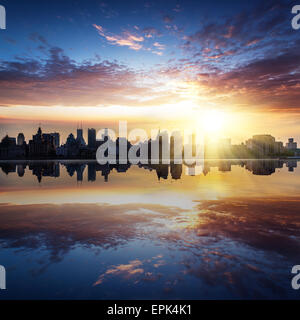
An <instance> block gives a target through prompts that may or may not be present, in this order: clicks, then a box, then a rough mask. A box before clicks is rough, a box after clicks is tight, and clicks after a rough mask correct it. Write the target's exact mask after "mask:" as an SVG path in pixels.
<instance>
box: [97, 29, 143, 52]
mask: <svg viewBox="0 0 300 320" xmlns="http://www.w3.org/2000/svg"><path fill="white" fill-rule="evenodd" d="M93 26H94V27H95V28H96V29H97V31H98V33H99V35H100V36H102V37H104V38H105V39H106V40H107V41H108V42H109V43H110V44H113V45H118V46H121V47H123V46H127V47H129V48H130V49H132V50H140V49H142V48H143V46H142V44H141V42H143V41H144V37H143V36H138V35H135V34H132V33H130V32H129V31H125V32H124V33H123V34H122V35H114V34H107V33H105V32H104V29H103V28H102V27H101V26H99V25H96V24H93Z"/></svg>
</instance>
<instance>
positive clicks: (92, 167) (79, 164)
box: [0, 159, 297, 182]
mask: <svg viewBox="0 0 300 320" xmlns="http://www.w3.org/2000/svg"><path fill="white" fill-rule="evenodd" d="M284 165H285V166H286V167H287V168H288V171H289V172H293V171H294V169H295V168H297V160H294V159H289V160H215V161H205V162H204V166H203V168H202V167H200V166H198V167H197V166H183V165H181V164H174V163H171V164H170V165H166V164H158V165H139V167H140V168H144V169H146V170H149V171H153V170H154V171H155V172H156V175H157V178H158V180H161V179H162V180H164V179H165V180H166V179H168V177H169V176H170V177H171V179H174V180H178V179H181V177H182V174H183V173H184V174H185V175H190V176H194V175H199V174H203V175H205V176H206V175H208V174H209V173H210V171H211V168H216V167H217V168H218V170H219V171H220V172H230V171H231V169H232V166H240V167H242V168H245V169H246V170H248V171H250V172H252V173H253V174H254V175H272V174H274V173H275V172H276V169H282V168H283V167H284ZM61 166H63V167H65V168H66V170H67V172H68V175H69V176H70V177H73V176H74V174H76V179H77V181H83V174H84V172H85V170H87V172H88V175H87V180H88V181H90V182H93V181H96V173H97V172H100V173H101V176H102V177H103V179H104V181H105V182H108V179H109V175H110V173H111V172H112V171H113V170H114V171H116V172H118V173H125V172H127V171H128V170H129V169H130V167H131V165H130V164H116V165H108V164H107V165H100V164H98V163H97V162H94V161H74V162H72V161H40V162H39V161H35V162H33V161H28V162H0V168H1V170H2V171H3V172H4V173H5V174H7V175H8V174H9V173H15V172H16V173H17V174H18V176H19V177H23V176H24V174H25V171H26V170H29V171H31V172H32V175H34V176H36V177H37V179H38V181H39V182H41V181H42V177H54V178H58V177H60V168H61ZM183 167H185V171H184V172H183Z"/></svg>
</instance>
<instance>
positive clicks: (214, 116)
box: [201, 110, 226, 133]
mask: <svg viewBox="0 0 300 320" xmlns="http://www.w3.org/2000/svg"><path fill="white" fill-rule="evenodd" d="M225 122H226V114H225V113H224V112H222V111H219V110H207V111H205V112H204V113H203V114H201V124H202V129H203V130H204V131H205V132H206V133H219V132H220V131H221V130H222V129H223V128H224V125H225Z"/></svg>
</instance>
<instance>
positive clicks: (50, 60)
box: [0, 29, 170, 106]
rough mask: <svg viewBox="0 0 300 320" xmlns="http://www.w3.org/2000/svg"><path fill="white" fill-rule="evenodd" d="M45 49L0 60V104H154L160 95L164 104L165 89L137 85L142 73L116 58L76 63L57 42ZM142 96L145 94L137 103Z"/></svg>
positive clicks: (140, 83) (143, 78) (167, 94)
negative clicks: (42, 52) (38, 54)
mask: <svg viewBox="0 0 300 320" xmlns="http://www.w3.org/2000/svg"><path fill="white" fill-rule="evenodd" d="M100 30H101V29H100ZM132 39H133V40H137V39H138V38H132ZM133 40H132V41H133ZM45 54H46V58H44V57H43V58H16V60H15V61H3V60H2V61H0V96H1V99H0V104H1V105H7V106H13V105H23V106H26V105H29V106H35V105H38V106H53V105H63V106H97V105H126V106H133V105H134V106H138V105H141V104H143V105H145V104H148V105H151V104H152V102H151V101H153V105H155V104H156V103H159V101H160V99H161V102H163V101H165V103H167V101H166V99H167V98H166V97H169V98H170V93H168V92H167V91H162V90H161V91H160V92H156V93H155V89H156V85H157V83H154V84H153V85H152V86H149V85H146V84H145V85H144V86H143V82H145V81H146V80H147V78H148V76H147V75H146V74H144V73H139V72H138V71H134V70H132V69H129V68H128V67H126V66H124V65H122V64H119V63H117V62H116V61H113V62H111V61H107V60H101V59H100V58H99V57H97V56H95V57H94V58H93V59H91V60H88V61H83V62H82V63H78V62H75V61H74V60H72V59H71V58H70V57H68V56H67V55H66V54H65V53H64V51H63V50H62V49H61V48H58V47H49V48H47V49H46V50H45ZM133 97H134V98H133ZM145 97H150V99H148V100H147V102H143V103H142V101H144V98H145Z"/></svg>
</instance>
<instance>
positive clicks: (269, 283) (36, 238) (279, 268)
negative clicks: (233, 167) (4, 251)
mask: <svg viewBox="0 0 300 320" xmlns="http://www.w3.org/2000/svg"><path fill="white" fill-rule="evenodd" d="M299 207H300V199H298V198H284V199H278V198H276V199H253V198H252V199H246V198H245V199H244V198H236V199H224V200H214V201H211V200H209V201H207V200H206V201H200V202H199V203H198V204H196V206H195V208H194V211H193V212H186V211H184V210H182V209H179V208H176V207H167V206H162V205H155V204H128V205H107V204H103V205H95V204H66V205H52V204H46V205H22V206H18V205H10V204H2V205H0V241H1V246H2V247H5V248H21V249H44V248H45V249H46V250H45V252H47V253H49V264H51V263H54V262H57V261H61V260H62V259H63V257H64V255H65V254H66V253H67V252H68V251H69V250H71V249H73V248H75V246H78V245H79V246H81V247H83V248H84V247H89V248H92V250H96V249H99V248H101V249H103V250H106V249H109V248H119V247H120V246H121V245H123V244H128V243H130V242H131V241H134V240H136V239H138V240H143V241H146V242H147V241H148V243H147V245H148V244H149V246H152V245H155V244H159V245H160V246H161V247H162V246H163V248H164V249H163V250H164V251H165V253H164V257H162V255H161V254H160V255H157V256H156V257H153V258H149V259H144V260H143V259H136V258H134V257H133V258H132V259H131V260H130V261H129V262H127V261H126V262H125V263H122V262H121V263H120V261H118V263H116V264H114V265H111V266H108V267H107V269H106V270H104V271H103V273H101V274H100V276H99V277H98V279H97V280H96V281H95V283H94V285H100V284H102V283H103V282H104V281H106V280H107V281H108V280H113V279H116V278H117V279H118V278H121V279H123V280H124V281H130V282H131V283H134V284H136V283H146V282H154V281H158V280H159V279H160V281H159V283H160V284H161V286H162V287H161V289H163V291H164V292H165V293H168V294H172V295H173V294H175V293H176V292H178V291H179V292H180V289H179V288H181V287H180V286H181V285H182V283H184V282H185V281H191V279H197V280H195V281H194V280H192V284H194V283H195V285H196V284H197V285H198V286H201V288H202V289H201V290H202V291H201V294H202V296H203V297H205V294H206V296H207V297H209V296H214V295H216V292H218V290H220V292H221V293H220V297H224V288H225V289H226V291H227V292H228V293H232V296H240V297H250V298H251V297H257V298H259V297H266V296H268V295H266V294H265V292H266V291H268V294H269V296H272V295H274V296H284V294H285V293H284V289H283V288H284V286H285V284H284V283H283V282H284V281H288V280H289V279H288V273H289V271H287V270H289V266H290V265H293V264H297V262H298V261H299V258H300V231H299V230H300V229H299V227H300V214H299ZM144 244H145V242H144ZM161 247H160V248H161ZM157 250H160V249H159V247H157ZM166 252H167V253H166ZM46 260H47V259H44V263H45V262H46ZM284 268H285V270H284ZM283 273H284V274H285V273H286V275H287V276H286V277H284V276H283ZM187 279H189V280H187ZM157 283H158V282H157ZM222 290H223V291H222ZM171 292H172V293H171ZM174 292H175V293H174ZM199 294H200V293H199Z"/></svg>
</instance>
